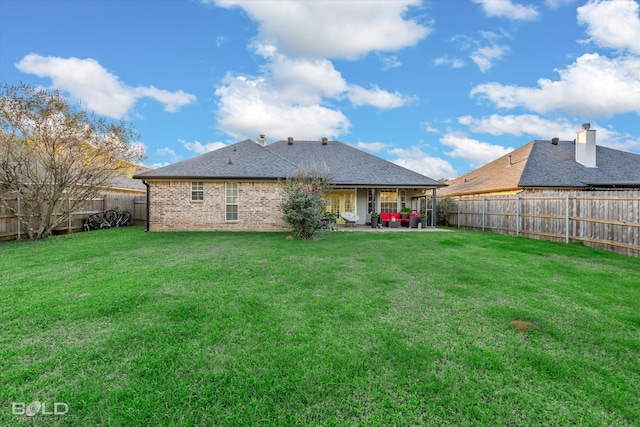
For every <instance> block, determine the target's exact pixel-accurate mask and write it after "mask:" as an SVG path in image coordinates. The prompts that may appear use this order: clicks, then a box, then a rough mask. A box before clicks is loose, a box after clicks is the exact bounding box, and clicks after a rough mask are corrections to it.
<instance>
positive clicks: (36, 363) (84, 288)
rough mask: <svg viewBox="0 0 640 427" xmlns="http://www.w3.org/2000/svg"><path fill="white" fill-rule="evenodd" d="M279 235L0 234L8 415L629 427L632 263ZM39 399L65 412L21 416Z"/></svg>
mask: <svg viewBox="0 0 640 427" xmlns="http://www.w3.org/2000/svg"><path fill="white" fill-rule="evenodd" d="M285 237H286V234H283V233H231V232H228V233H144V232H143V230H142V228H139V227H131V228H127V229H114V230H104V231H94V232H90V233H78V234H73V235H69V236H58V237H54V238H50V239H48V240H46V241H42V242H35V243H32V242H12V243H0V275H1V276H0V277H1V279H0V291H1V292H0V309H1V310H0V322H1V323H0V324H1V325H2V326H1V327H2V333H1V334H0V368H1V369H0V384H2V386H1V387H0V401H1V402H2V411H1V412H0V425H3V426H4V425H16V424H17V425H20V424H27V423H32V422H33V423H36V422H41V423H42V424H45V425H56V424H60V425H109V426H120V425H121V426H134V425H149V426H151V425H202V426H208V425H234V426H235V425H374V426H377V425H486V424H489V425H513V426H516V425H517V426H521V425H542V424H544V425H597V426H600V425H615V426H619V425H622V426H624V425H639V424H640V400H639V398H638V393H639V391H638V390H640V260H639V259H637V258H631V257H625V256H621V255H615V254H610V253H606V252H601V251H596V250H593V249H590V248H586V247H582V246H579V245H565V244H563V243H551V242H544V241H536V240H530V239H524V238H514V237H508V236H501V235H497V234H491V233H478V232H471V231H459V230H453V231H451V232H433V233H427V232H423V233H418V232H416V233H347V232H341V233H327V234H324V235H321V236H319V237H318V238H317V239H315V240H313V241H301V240H294V241H287V240H285ZM512 320H525V321H528V322H531V323H533V324H535V325H537V326H538V327H539V330H538V331H528V332H519V331H517V330H515V329H514V328H512V327H511V326H510V322H511V321H512ZM34 401H40V402H43V403H44V404H45V411H46V412H51V411H52V410H53V406H52V405H53V404H54V403H55V402H62V403H66V404H67V405H68V412H67V413H66V415H42V412H39V413H37V414H36V416H35V417H27V416H26V415H16V414H14V412H16V411H17V412H18V413H19V410H20V408H21V406H19V403H21V402H22V403H25V404H29V403H31V402H34ZM16 402H18V406H16ZM16 408H17V409H16ZM63 408H64V407H58V409H60V410H62V409H63ZM62 412H66V411H64V410H62Z"/></svg>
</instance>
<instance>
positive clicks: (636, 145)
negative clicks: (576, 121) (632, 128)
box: [574, 123, 640, 153]
mask: <svg viewBox="0 0 640 427" xmlns="http://www.w3.org/2000/svg"><path fill="white" fill-rule="evenodd" d="M591 129H595V130H596V144H598V145H601V146H603V147H609V148H615V149H616V150H622V151H629V152H634V153H640V136H638V135H631V134H629V133H620V132H618V131H616V130H613V129H611V128H609V129H607V128H606V127H602V128H601V127H600V126H598V124H597V123H591ZM574 138H575V135H574Z"/></svg>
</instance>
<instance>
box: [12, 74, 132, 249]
mask: <svg viewBox="0 0 640 427" xmlns="http://www.w3.org/2000/svg"><path fill="white" fill-rule="evenodd" d="M136 136H137V135H136V134H135V132H134V129H133V127H132V126H131V125H129V124H128V123H126V122H124V120H120V121H109V120H106V119H104V118H99V117H96V116H94V115H92V114H90V113H88V112H87V111H86V110H84V109H82V108H80V107H79V106H76V105H72V104H71V103H70V102H69V101H68V100H66V99H64V98H63V97H62V96H61V95H60V93H59V92H58V91H47V90H44V89H40V88H36V87H34V86H30V85H26V84H22V83H21V84H19V85H9V84H6V83H0V203H1V204H2V205H3V206H4V207H5V209H7V210H9V211H10V212H12V213H13V214H15V215H16V216H18V221H19V222H20V226H21V227H22V230H24V231H25V232H26V234H27V235H28V236H29V238H30V239H40V238H43V237H46V236H48V235H49V234H51V232H52V231H53V229H54V228H56V227H57V226H59V225H60V224H63V223H64V222H65V221H67V220H68V218H69V217H70V216H71V215H73V214H74V213H76V212H79V211H81V210H83V209H85V208H86V205H87V203H88V201H90V200H91V199H93V198H95V197H96V196H98V195H99V194H100V192H101V191H104V189H105V188H107V187H109V185H110V184H111V182H112V180H113V179H114V178H115V177H117V176H122V175H123V174H131V173H132V172H133V169H134V166H133V164H134V163H135V162H137V161H140V160H141V159H142V152H141V150H140V149H138V148H137V147H134V146H132V145H131V144H130V141H131V140H132V139H133V138H134V137H136ZM16 197H19V200H20V203H19V207H18V206H15V205H14V204H11V203H9V201H8V200H7V199H14V198H16Z"/></svg>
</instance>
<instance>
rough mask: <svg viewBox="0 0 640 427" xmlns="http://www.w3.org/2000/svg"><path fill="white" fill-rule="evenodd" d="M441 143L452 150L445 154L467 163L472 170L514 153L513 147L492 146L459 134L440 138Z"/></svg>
mask: <svg viewBox="0 0 640 427" xmlns="http://www.w3.org/2000/svg"><path fill="white" fill-rule="evenodd" d="M440 143H442V145H446V146H447V147H451V148H452V150H451V151H449V152H448V153H445V154H447V155H448V156H451V157H454V158H459V159H463V160H465V161H467V162H468V163H469V164H470V165H471V167H472V168H477V167H479V166H482V165H484V164H486V163H489V162H491V161H492V160H495V159H497V158H498V157H501V156H504V155H505V154H507V153H509V152H510V151H513V148H511V147H509V148H504V147H502V146H500V145H491V144H489V143H487V142H482V141H478V140H477V139H472V138H469V137H467V136H466V135H464V134H462V133H459V132H454V133H449V134H447V135H445V136H443V137H442V138H440Z"/></svg>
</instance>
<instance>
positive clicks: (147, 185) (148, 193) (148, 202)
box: [142, 181, 151, 233]
mask: <svg viewBox="0 0 640 427" xmlns="http://www.w3.org/2000/svg"><path fill="white" fill-rule="evenodd" d="M142 182H143V183H144V185H145V186H146V187H147V218H146V220H147V226H146V227H145V229H144V231H145V233H146V232H147V231H149V206H150V205H151V204H150V200H149V199H150V198H151V197H150V196H151V187H149V184H148V183H147V181H142Z"/></svg>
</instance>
